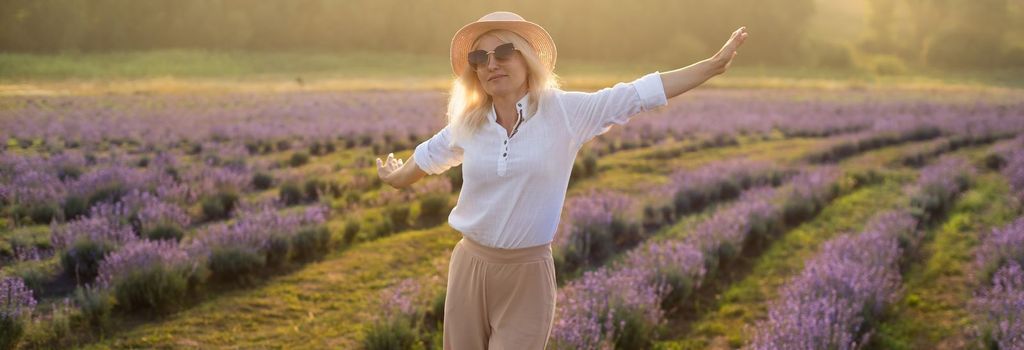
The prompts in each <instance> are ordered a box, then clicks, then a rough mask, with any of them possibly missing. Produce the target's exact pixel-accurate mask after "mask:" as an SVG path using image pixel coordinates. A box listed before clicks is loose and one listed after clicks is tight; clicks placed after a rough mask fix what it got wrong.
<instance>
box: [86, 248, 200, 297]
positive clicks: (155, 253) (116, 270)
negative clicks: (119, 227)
mask: <svg viewBox="0 0 1024 350" xmlns="http://www.w3.org/2000/svg"><path fill="white" fill-rule="evenodd" d="M157 267H163V268H168V269H172V270H178V269H181V270H182V271H187V272H188V273H191V271H194V270H195V269H196V268H197V267H198V265H197V264H196V263H195V262H194V261H192V259H190V258H189V256H188V254H187V253H186V252H185V250H184V249H182V248H181V247H180V246H179V245H178V244H177V243H175V242H170V241H150V240H145V239H143V240H137V241H134V242H131V243H128V244H126V245H125V246H124V247H121V249H119V250H117V251H115V252H113V253H110V254H109V255H107V256H106V258H104V259H103V261H102V262H101V263H100V269H99V278H98V279H97V281H98V282H99V285H100V286H102V287H103V288H109V287H112V286H114V285H115V284H116V283H117V281H118V280H119V279H121V278H125V277H127V276H129V275H131V274H132V273H134V272H136V271H142V270H145V269H150V268H157Z"/></svg>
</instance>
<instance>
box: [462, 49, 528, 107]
mask: <svg viewBox="0 0 1024 350" xmlns="http://www.w3.org/2000/svg"><path fill="white" fill-rule="evenodd" d="M501 44H504V42H502V41H501V40H500V39H498V38H495V37H493V36H490V35H488V36H484V37H482V38H480V42H479V43H478V44H477V47H476V48H474V50H487V51H488V52H490V51H494V48H496V47H498V45H501ZM527 72H528V70H527V69H526V60H525V59H524V58H523V56H522V53H520V52H518V51H516V53H515V54H514V55H512V58H510V59H508V60H505V61H504V62H498V59H496V58H494V55H493V54H492V55H489V57H488V60H487V65H480V66H477V69H476V77H477V79H480V85H482V86H483V87H484V91H486V92H487V94H488V95H491V96H495V95H508V94H515V93H518V92H519V91H522V89H525V88H526V75H527Z"/></svg>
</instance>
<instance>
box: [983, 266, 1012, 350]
mask: <svg viewBox="0 0 1024 350" xmlns="http://www.w3.org/2000/svg"><path fill="white" fill-rule="evenodd" d="M971 307H972V309H974V310H975V312H976V313H977V314H978V315H979V317H980V319H979V322H978V324H977V330H978V331H979V333H981V334H982V336H983V338H984V339H986V340H988V341H990V342H992V343H993V344H985V345H986V347H992V348H999V349H1024V270H1022V269H1021V265H1020V264H1019V263H1017V262H1010V263H1008V264H1006V265H1004V266H1003V267H1002V268H1000V269H999V270H998V271H996V273H995V275H994V277H993V278H992V284H991V285H989V286H988V287H986V288H984V289H983V290H982V291H981V293H980V294H979V295H978V296H976V297H975V299H974V300H972V302H971Z"/></svg>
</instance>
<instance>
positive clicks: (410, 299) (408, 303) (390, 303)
mask: <svg viewBox="0 0 1024 350" xmlns="http://www.w3.org/2000/svg"><path fill="white" fill-rule="evenodd" d="M422 291H423V290H422V286H421V285H420V283H419V282H418V281H416V279H415V278H406V279H403V280H402V281H400V282H398V284H396V285H394V286H391V287H389V288H387V289H384V290H383V291H381V307H380V310H381V315H380V317H381V319H383V320H392V319H396V318H400V317H406V318H409V319H413V318H415V317H416V315H417V313H418V312H419V310H420V302H421V301H422V300H421V299H422V297H423V295H422Z"/></svg>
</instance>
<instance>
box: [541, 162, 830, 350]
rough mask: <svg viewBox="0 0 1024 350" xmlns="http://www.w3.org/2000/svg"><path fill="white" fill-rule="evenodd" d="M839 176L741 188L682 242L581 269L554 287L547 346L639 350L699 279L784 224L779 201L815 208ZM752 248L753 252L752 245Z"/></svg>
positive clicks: (818, 173) (653, 245)
mask: <svg viewBox="0 0 1024 350" xmlns="http://www.w3.org/2000/svg"><path fill="white" fill-rule="evenodd" d="M838 178H839V173H838V171H836V170H835V169H831V168H826V169H817V170H811V171H808V172H807V173H804V174H800V175H798V176H796V177H795V178H794V179H793V180H792V182H791V183H790V184H789V185H786V186H784V187H782V188H780V189H773V188H770V187H757V188H753V189H750V190H747V191H745V192H744V193H743V194H742V195H741V197H740V199H739V200H738V201H737V203H736V204H734V205H731V206H729V207H725V208H723V209H721V210H719V211H717V212H716V213H715V214H714V215H712V216H711V217H710V218H708V219H707V220H705V221H703V222H701V223H700V224H699V225H698V226H697V227H696V229H695V230H694V232H693V233H692V234H691V235H689V236H686V238H684V239H666V240H659V241H652V242H647V243H644V244H643V245H641V246H640V247H637V248H635V249H633V250H631V251H630V252H628V253H627V255H626V257H625V259H623V260H622V261H620V262H617V263H616V264H613V265H611V266H607V267H601V268H599V269H597V270H594V271H589V272H586V273H584V275H583V276H582V277H581V278H580V279H577V280H574V281H571V282H569V284H567V285H566V286H565V287H563V288H562V289H560V290H559V296H558V299H559V303H560V304H559V305H560V308H559V309H558V310H557V314H556V317H555V326H554V329H553V330H552V344H553V346H554V347H555V348H588V349H594V348H640V347H645V346H649V345H650V343H649V342H650V341H651V340H652V339H654V338H656V337H657V335H658V334H659V333H660V332H661V330H662V326H664V322H665V317H666V312H668V310H672V309H673V308H674V307H675V306H677V305H680V304H682V302H683V301H684V300H686V299H687V298H689V296H690V295H691V294H692V293H693V292H694V291H695V290H696V289H697V288H699V287H700V286H701V284H702V283H703V282H704V280H705V279H706V278H709V277H711V276H715V275H716V274H717V273H718V272H719V271H721V270H722V269H725V268H728V266H729V264H731V263H732V262H733V261H735V259H736V258H737V257H739V256H741V255H743V254H745V253H747V249H755V248H756V247H757V245H758V244H759V243H760V242H765V241H766V240H768V239H771V237H772V236H773V235H775V234H778V233H780V232H782V230H784V228H785V226H786V225H785V223H784V215H785V214H784V213H785V211H786V209H785V208H786V206H785V203H792V202H802V201H812V202H815V203H816V204H814V206H815V207H816V208H817V209H816V210H820V208H821V207H822V206H824V205H825V204H826V203H827V202H828V201H829V200H831V198H832V197H834V196H835V195H836V194H837V187H836V186H837V181H838ZM755 250H756V249H755Z"/></svg>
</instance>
